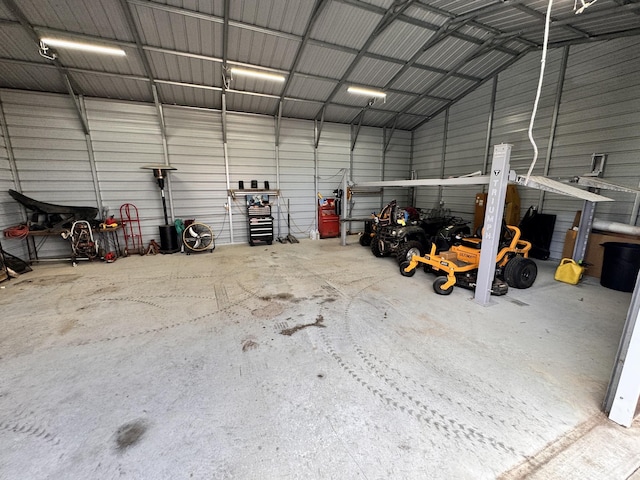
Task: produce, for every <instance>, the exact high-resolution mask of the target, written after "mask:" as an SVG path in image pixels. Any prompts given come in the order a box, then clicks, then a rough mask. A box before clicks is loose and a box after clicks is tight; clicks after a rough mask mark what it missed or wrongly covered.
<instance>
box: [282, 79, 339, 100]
mask: <svg viewBox="0 0 640 480" xmlns="http://www.w3.org/2000/svg"><path fill="white" fill-rule="evenodd" d="M337 84H338V82H330V81H325V80H320V79H317V78H309V77H305V76H302V75H294V76H293V78H292V79H291V83H290V84H289V88H288V89H287V92H286V95H287V96H289V97H295V98H306V99H311V100H317V101H324V99H326V98H327V97H329V95H330V94H331V92H332V91H333V89H334V88H335V86H336V85H337Z"/></svg>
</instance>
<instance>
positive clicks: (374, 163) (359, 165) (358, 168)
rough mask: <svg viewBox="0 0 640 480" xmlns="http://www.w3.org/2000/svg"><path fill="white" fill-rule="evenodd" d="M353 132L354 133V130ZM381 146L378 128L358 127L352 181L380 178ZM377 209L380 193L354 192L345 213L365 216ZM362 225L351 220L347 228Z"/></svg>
mask: <svg viewBox="0 0 640 480" xmlns="http://www.w3.org/2000/svg"><path fill="white" fill-rule="evenodd" d="M354 130H355V129H354ZM353 134H355V131H354V132H353V133H352V135H353ZM352 141H353V138H352ZM383 148H384V145H383V138H382V136H381V135H380V129H379V128H365V127H362V128H360V132H359V133H358V137H357V139H356V144H355V147H354V149H353V161H352V170H351V180H352V181H354V182H355V183H356V184H358V183H359V182H373V181H376V180H380V179H381V178H382V174H383V172H382V171H383V161H382V157H383ZM407 170H408V168H407ZM377 211H380V195H368V194H367V195H364V194H356V195H353V196H352V197H351V200H350V201H349V211H348V212H347V213H348V216H349V217H350V218H365V217H368V216H370V215H371V212H377ZM363 226H364V223H361V222H351V225H350V227H349V228H350V230H353V231H361V230H363V228H362V227H363Z"/></svg>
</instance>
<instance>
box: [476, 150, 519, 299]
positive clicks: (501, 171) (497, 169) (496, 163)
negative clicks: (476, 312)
mask: <svg viewBox="0 0 640 480" xmlns="http://www.w3.org/2000/svg"><path fill="white" fill-rule="evenodd" d="M510 158H511V145H508V144H501V145H496V146H495V147H494V148H493V162H492V163H491V172H490V173H489V190H488V193H487V208H486V212H485V215H484V231H483V233H482V250H481V252H480V266H479V268H478V280H477V283H476V292H475V297H474V299H475V301H476V302H477V303H479V304H480V305H484V306H486V305H489V303H490V298H491V286H492V285H493V280H494V276H495V271H496V256H497V255H498V243H499V241H500V230H501V228H502V215H503V213H504V201H505V198H506V195H507V185H508V183H509V160H510Z"/></svg>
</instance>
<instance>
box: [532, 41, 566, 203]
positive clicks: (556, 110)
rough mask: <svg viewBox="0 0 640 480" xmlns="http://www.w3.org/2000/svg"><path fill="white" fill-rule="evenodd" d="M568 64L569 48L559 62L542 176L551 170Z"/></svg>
mask: <svg viewBox="0 0 640 480" xmlns="http://www.w3.org/2000/svg"><path fill="white" fill-rule="evenodd" d="M568 62H569V47H568V46H566V47H564V49H563V50H562V60H561V62H560V72H559V74H558V85H557V86H556V97H555V100H554V102H553V115H552V117H551V128H550V130H549V142H548V143H547V155H546V157H545V159H544V170H543V175H544V176H545V177H546V176H547V175H549V169H550V168H551V155H552V154H553V142H554V141H555V139H556V129H557V128H558V116H559V114H560V102H561V101H562V90H563V89H564V78H565V75H566V73H567V63H568ZM544 196H545V193H544V191H541V192H540V196H539V197H538V211H540V212H542V208H543V205H544Z"/></svg>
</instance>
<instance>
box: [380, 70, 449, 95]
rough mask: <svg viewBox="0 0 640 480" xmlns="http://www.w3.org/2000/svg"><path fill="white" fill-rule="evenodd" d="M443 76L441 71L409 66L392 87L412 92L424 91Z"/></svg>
mask: <svg viewBox="0 0 640 480" xmlns="http://www.w3.org/2000/svg"><path fill="white" fill-rule="evenodd" d="M441 77H442V74H440V73H434V72H426V71H424V70H421V69H418V68H413V67H411V68H409V69H407V71H406V72H404V73H403V74H402V75H401V76H400V78H399V79H398V80H396V81H395V82H393V85H392V87H393V88H394V89H396V90H406V91H408V92H412V93H422V92H424V91H425V90H426V89H427V88H429V85H431V84H433V82H435V81H436V80H438V79H439V78H441Z"/></svg>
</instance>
